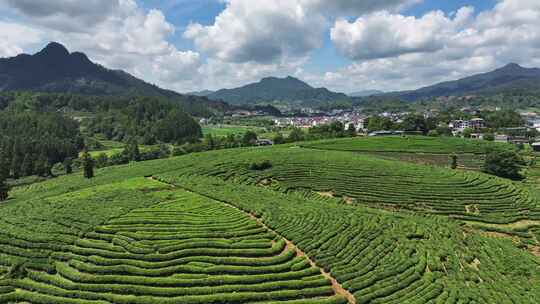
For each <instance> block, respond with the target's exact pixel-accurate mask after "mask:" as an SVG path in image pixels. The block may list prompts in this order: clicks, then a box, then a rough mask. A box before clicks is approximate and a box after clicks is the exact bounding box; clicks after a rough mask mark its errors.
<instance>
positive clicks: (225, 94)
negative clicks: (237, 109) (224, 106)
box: [208, 76, 349, 104]
mask: <svg viewBox="0 0 540 304" xmlns="http://www.w3.org/2000/svg"><path fill="white" fill-rule="evenodd" d="M208 98H210V99H213V100H223V101H225V102H228V103H231V104H254V103H268V102H274V101H283V102H302V103H305V104H316V103H320V102H337V101H347V100H349V97H348V96H347V95H345V94H342V93H335V92H331V91H329V90H328V89H326V88H313V87H312V86H310V85H308V84H307V83H305V82H303V81H301V80H299V79H297V78H294V77H290V76H289V77H286V78H276V77H268V78H263V79H262V80H261V81H260V82H257V83H252V84H248V85H246V86H243V87H240V88H235V89H223V90H219V91H217V92H214V93H212V94H210V95H208Z"/></svg>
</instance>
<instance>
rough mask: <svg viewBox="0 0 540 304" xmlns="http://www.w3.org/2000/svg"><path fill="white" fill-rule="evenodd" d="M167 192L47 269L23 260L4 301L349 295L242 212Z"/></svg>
mask: <svg viewBox="0 0 540 304" xmlns="http://www.w3.org/2000/svg"><path fill="white" fill-rule="evenodd" d="M171 195H174V196H175V197H174V200H173V201H169V202H164V203H161V204H158V205H156V206H154V207H151V208H142V209H136V210H133V211H131V212H129V213H128V214H126V215H124V216H121V217H119V218H116V219H113V220H111V221H109V222H108V223H107V224H105V225H102V226H99V227H98V228H97V229H95V231H93V232H89V233H86V234H85V235H84V237H83V238H79V239H77V240H76V241H75V242H74V244H73V245H69V246H65V247H63V248H62V250H61V251H56V252H54V253H53V254H52V255H51V257H50V260H51V262H52V264H53V265H54V267H52V269H50V270H49V271H48V272H44V271H39V270H33V269H31V268H29V269H27V270H26V271H27V273H26V275H25V276H24V277H23V278H19V279H14V280H12V281H11V283H10V286H9V287H5V288H0V303H8V302H25V301H28V302H31V303H186V304H187V303H329V304H332V303H347V301H346V299H345V298H343V297H341V296H339V295H336V293H335V292H334V289H333V288H332V285H331V282H330V281H329V280H328V279H327V278H325V277H324V276H323V275H322V274H321V271H320V269H319V268H317V267H313V266H311V264H310V262H309V260H307V259H306V258H305V257H300V256H297V254H296V249H295V248H293V247H290V246H288V245H287V243H286V242H285V240H284V239H282V238H280V237H279V236H277V235H276V234H274V233H273V232H271V231H269V230H268V229H266V228H265V227H263V226H261V225H260V224H259V223H257V222H256V221H255V220H253V219H251V218H250V217H249V216H247V215H246V214H245V213H243V212H241V211H239V210H236V209H234V208H231V207H228V206H226V205H224V204H222V203H218V202H215V201H212V200H209V199H207V198H204V197H201V196H198V195H195V194H190V193H187V192H183V191H177V192H175V193H174V194H170V193H169V194H168V196H169V200H170V199H171ZM2 291H3V292H4V293H3V294H2Z"/></svg>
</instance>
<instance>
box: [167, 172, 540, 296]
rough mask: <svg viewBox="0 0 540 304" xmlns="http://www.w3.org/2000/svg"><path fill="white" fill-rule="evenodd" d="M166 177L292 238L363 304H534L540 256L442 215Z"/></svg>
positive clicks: (177, 174) (201, 179)
mask: <svg viewBox="0 0 540 304" xmlns="http://www.w3.org/2000/svg"><path fill="white" fill-rule="evenodd" d="M159 178H160V179H162V180H163V181H165V182H168V183H173V184H175V185H178V186H179V187H185V188H187V189H190V190H192V191H196V192H200V193H202V194H204V195H207V196H210V197H214V198H216V199H220V200H223V201H226V202H228V203H230V204H233V205H236V206H237V207H239V208H242V209H244V210H245V211H246V212H250V213H253V214H255V215H256V216H258V217H259V218H260V219H261V220H262V221H263V222H264V223H266V224H267V225H268V226H270V227H272V229H274V230H276V231H277V232H279V233H280V234H282V235H284V236H285V237H286V238H287V239H290V240H292V241H293V242H294V243H295V244H296V245H297V246H298V247H299V248H300V249H302V250H303V251H304V252H305V253H306V254H307V255H308V256H310V257H311V258H312V259H313V260H314V261H315V262H316V263H317V265H319V266H320V267H323V268H324V269H325V270H326V271H327V272H330V273H331V274H332V276H333V277H335V278H336V279H337V280H338V282H340V283H341V284H342V285H343V287H344V288H346V289H347V290H348V291H349V292H350V293H352V294H354V296H355V298H356V301H357V303H486V304H487V303H536V302H538V301H540V289H539V288H538V287H537V286H539V285H537V283H540V275H539V274H540V260H538V259H537V258H536V257H535V256H534V255H532V254H531V253H529V252H528V251H526V250H522V249H518V248H517V247H516V246H515V244H513V243H512V241H510V240H507V239H504V238H490V237H485V236H483V235H482V234H478V233H475V232H474V231H469V230H467V229H463V227H461V226H460V225H458V224H457V223H455V222H453V221H451V220H447V219H444V218H441V217H436V216H432V217H426V216H424V217H420V216H411V215H405V214H403V215H396V214H394V213H392V212H387V211H377V210H373V209H365V208H362V207H353V206H349V205H344V204H337V203H335V202H332V201H331V200H321V201H313V200H306V199H304V198H302V197H300V196H295V195H290V194H280V193H276V192H275V191H272V190H269V189H265V188H261V187H257V186H250V185H243V184H235V183H232V182H226V181H223V180H222V179H217V178H207V177H197V176H194V175H183V173H182V172H170V173H167V174H161V175H159Z"/></svg>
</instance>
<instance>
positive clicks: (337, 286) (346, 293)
mask: <svg viewBox="0 0 540 304" xmlns="http://www.w3.org/2000/svg"><path fill="white" fill-rule="evenodd" d="M147 179H149V180H152V181H157V182H160V183H163V184H166V185H169V186H171V187H173V188H177V189H181V190H183V191H187V192H190V193H193V194H196V195H200V196H204V197H206V198H209V199H211V200H214V201H217V202H220V203H222V204H224V205H226V206H227V207H230V208H233V209H235V210H238V211H240V212H242V213H244V214H246V215H247V216H249V217H250V218H251V219H253V220H254V221H256V222H257V223H258V224H259V225H261V226H262V227H264V228H265V229H267V230H268V231H271V232H272V233H274V234H276V235H277V236H279V237H280V238H282V239H283V240H284V241H285V243H286V244H287V249H294V250H295V251H296V255H297V256H300V257H305V258H306V259H307V260H308V261H309V264H310V265H311V266H312V267H317V268H319V270H320V271H321V273H322V275H323V276H324V277H325V278H327V279H328V280H330V282H331V283H332V289H333V290H334V292H335V293H336V294H337V295H340V296H343V297H344V298H346V299H347V301H348V302H349V304H356V299H355V298H354V295H353V294H352V293H350V292H349V291H348V290H347V289H345V288H343V286H342V285H341V284H340V283H339V282H338V281H337V280H336V279H335V278H334V277H333V276H332V275H331V274H330V273H329V272H326V271H325V270H324V268H323V267H320V266H318V265H317V263H315V261H313V260H312V259H311V258H310V257H309V256H308V255H307V254H306V253H305V252H303V251H302V250H300V248H298V247H297V246H296V245H295V244H294V243H293V242H292V241H291V240H289V239H287V238H285V237H284V236H283V235H281V234H280V233H279V232H277V231H275V230H274V229H272V228H270V227H268V226H267V225H266V224H265V223H264V222H263V221H262V219H260V218H258V217H256V216H255V215H254V214H253V213H251V212H247V211H245V210H242V209H240V208H238V207H236V206H234V205H233V204H231V203H229V202H226V201H223V200H220V199H216V198H214V197H211V196H208V195H205V194H202V193H198V192H196V191H193V190H191V189H188V188H185V187H182V186H178V185H175V184H170V183H167V182H164V181H161V180H159V179H156V178H155V177H154V176H149V177H147Z"/></svg>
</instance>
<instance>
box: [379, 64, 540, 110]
mask: <svg viewBox="0 0 540 304" xmlns="http://www.w3.org/2000/svg"><path fill="white" fill-rule="evenodd" d="M509 91H519V92H523V93H536V92H538V91H540V69H538V68H524V67H522V66H520V65H518V64H516V63H510V64H508V65H506V66H504V67H502V68H499V69H496V70H494V71H491V72H488V73H483V74H477V75H473V76H470V77H466V78H462V79H459V80H455V81H447V82H441V83H438V84H435V85H431V86H427V87H424V88H420V89H418V90H411V91H403V92H393V93H388V94H384V96H389V97H397V98H399V99H402V100H406V101H416V100H424V99H430V98H434V97H443V96H465V95H492V94H497V93H502V92H509Z"/></svg>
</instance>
